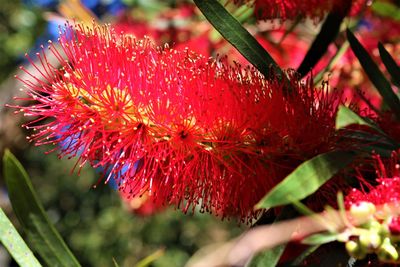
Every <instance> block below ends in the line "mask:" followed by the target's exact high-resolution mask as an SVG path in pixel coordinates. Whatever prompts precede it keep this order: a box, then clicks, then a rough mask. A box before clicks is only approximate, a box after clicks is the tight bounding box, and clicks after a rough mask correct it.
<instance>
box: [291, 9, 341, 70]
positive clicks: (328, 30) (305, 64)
mask: <svg viewBox="0 0 400 267" xmlns="http://www.w3.org/2000/svg"><path fill="white" fill-rule="evenodd" d="M344 18H345V15H344V14H343V15H342V14H337V12H331V13H330V14H329V15H328V17H327V18H326V19H325V21H324V23H323V24H322V27H321V30H320V31H319V33H318V35H317V37H316V38H315V40H314V42H313V43H312V44H311V47H310V49H309V50H308V51H307V53H306V55H305V56H304V59H303V61H302V62H301V64H300V66H299V68H298V69H297V71H298V72H299V73H300V75H301V76H305V75H306V74H307V73H308V72H309V71H310V70H311V69H312V68H313V67H315V65H316V64H317V63H318V61H319V60H320V59H321V57H322V56H324V55H325V53H326V51H327V50H328V47H329V45H330V44H331V43H332V42H333V41H334V40H335V39H336V36H337V35H338V33H339V30H340V25H341V24H342V21H343V19H344Z"/></svg>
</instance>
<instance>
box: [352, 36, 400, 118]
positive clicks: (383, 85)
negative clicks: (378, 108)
mask: <svg viewBox="0 0 400 267" xmlns="http://www.w3.org/2000/svg"><path fill="white" fill-rule="evenodd" d="M347 39H348V41H349V43H350V47H351V49H352V50H353V52H354V54H355V55H356V57H357V58H358V60H359V61H360V63H361V66H362V67H363V69H364V70H365V72H366V73H367V75H368V77H369V79H370V80H371V82H372V83H373V84H374V85H375V87H376V89H377V90H378V91H379V93H380V94H381V96H382V98H383V101H384V102H385V103H386V104H387V105H388V106H389V107H390V109H391V110H392V111H393V112H394V114H395V115H396V117H397V119H399V120H400V100H399V98H398V97H397V95H396V94H395V93H394V92H393V90H392V88H391V86H390V83H389V81H388V80H387V79H386V78H385V76H384V75H383V73H382V72H381V71H380V69H379V67H378V66H377V65H376V63H375V62H374V61H373V60H372V58H371V57H370V55H369V54H368V52H367V51H366V50H365V48H364V47H363V46H362V45H361V43H360V42H359V41H358V40H357V38H356V37H355V36H354V34H353V33H352V32H351V31H350V30H349V29H347Z"/></svg>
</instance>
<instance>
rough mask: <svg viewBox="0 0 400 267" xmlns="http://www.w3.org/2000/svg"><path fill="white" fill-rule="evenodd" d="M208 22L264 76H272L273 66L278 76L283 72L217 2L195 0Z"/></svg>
mask: <svg viewBox="0 0 400 267" xmlns="http://www.w3.org/2000/svg"><path fill="white" fill-rule="evenodd" d="M194 2H195V4H196V5H197V7H198V8H199V9H200V10H201V12H202V13H203V14H204V16H205V17H206V18H207V20H208V21H209V22H210V23H211V24H212V25H213V26H214V28H215V29H216V30H217V31H218V32H219V33H220V34H221V35H222V36H223V37H224V38H225V39H226V40H227V41H228V42H230V43H231V44H232V45H233V46H234V47H235V48H236V49H237V50H238V51H239V52H240V53H241V54H242V55H243V56H244V57H245V58H246V59H247V60H248V61H249V62H250V63H252V64H253V65H254V66H255V67H256V68H257V69H258V70H259V71H260V72H261V73H262V74H264V76H266V77H268V76H269V75H270V69H271V66H273V67H274V69H275V71H276V72H277V73H278V74H282V71H281V70H280V68H279V67H278V65H277V64H276V62H275V61H274V59H273V58H272V57H271V56H270V55H269V54H268V52H267V51H265V49H264V48H263V47H262V46H261V45H260V44H259V43H258V42H257V40H256V39H255V38H254V37H253V36H252V35H251V34H250V33H249V32H248V31H247V30H246V29H245V28H244V27H243V26H242V25H241V24H240V23H239V22H238V21H237V20H236V19H235V18H234V17H233V16H232V15H231V14H229V12H228V11H226V9H225V8H224V7H223V6H222V5H221V4H220V3H218V1H216V0H194Z"/></svg>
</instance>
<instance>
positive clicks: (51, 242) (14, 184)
mask: <svg viewBox="0 0 400 267" xmlns="http://www.w3.org/2000/svg"><path fill="white" fill-rule="evenodd" d="M3 165H4V178H5V181H6V185H7V189H8V193H9V197H10V201H11V204H12V207H13V210H14V212H15V214H16V216H17V218H18V220H19V222H20V223H21V225H22V226H23V228H24V230H25V232H26V234H27V236H28V240H29V241H30V243H31V245H32V248H34V250H35V251H36V252H37V253H38V254H39V255H40V256H41V257H42V259H43V261H44V262H46V264H47V265H48V266H65V267H73V266H80V264H79V263H78V261H77V260H76V258H75V257H74V256H73V254H72V253H71V251H70V250H69V249H68V247H67V245H66V244H65V243H64V241H63V239H62V238H61V236H60V234H59V233H58V232H57V230H56V229H55V228H54V226H53V225H52V224H51V223H50V221H49V219H48V217H47V215H46V213H45V211H44V208H43V206H42V205H41V203H40V202H39V198H38V197H37V195H36V192H35V191H34V189H33V186H32V183H31V181H30V179H29V176H28V174H27V173H26V171H25V169H24V168H23V167H22V165H21V163H19V161H18V160H17V159H16V158H15V157H14V155H12V154H11V152H9V151H5V153H4V157H3Z"/></svg>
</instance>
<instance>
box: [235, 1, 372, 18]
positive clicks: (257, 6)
mask: <svg viewBox="0 0 400 267" xmlns="http://www.w3.org/2000/svg"><path fill="white" fill-rule="evenodd" d="M232 2H234V3H236V4H243V3H247V4H248V5H251V6H254V14H255V15H256V17H257V18H258V19H262V20H268V19H275V18H280V19H282V20H286V19H292V20H294V19H297V18H305V17H307V18H311V19H314V20H316V21H320V20H322V19H323V18H324V16H325V15H326V14H327V13H329V12H330V11H334V12H337V13H342V14H347V13H348V11H349V8H350V6H351V11H350V14H353V15H354V14H357V13H358V12H359V11H360V10H361V9H362V8H363V7H364V6H365V5H366V4H367V2H368V1H366V0H354V1H347V0H322V1H321V0H306V1H304V0H290V1H288V0H273V1H268V0H233V1H232Z"/></svg>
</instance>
